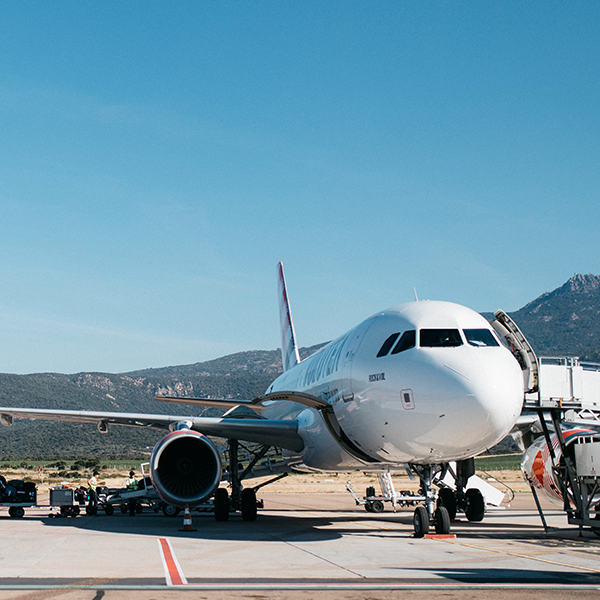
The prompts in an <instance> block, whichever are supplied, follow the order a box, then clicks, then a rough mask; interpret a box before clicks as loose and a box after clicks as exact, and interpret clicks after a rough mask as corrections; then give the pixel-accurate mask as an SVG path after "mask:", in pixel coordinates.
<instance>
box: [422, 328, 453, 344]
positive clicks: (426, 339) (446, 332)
mask: <svg viewBox="0 0 600 600" xmlns="http://www.w3.org/2000/svg"><path fill="white" fill-rule="evenodd" d="M462 343H463V342H462V339H461V337H460V333H459V332H458V329H421V331H419V344H420V346H421V348H448V347H452V348H453V347H456V346H462Z"/></svg>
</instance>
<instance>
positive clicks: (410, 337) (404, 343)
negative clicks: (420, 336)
mask: <svg viewBox="0 0 600 600" xmlns="http://www.w3.org/2000/svg"><path fill="white" fill-rule="evenodd" d="M416 338H417V336H416V332H415V331H414V330H411V331H405V332H404V333H403V334H402V337H401V338H400V341H399V342H398V343H397V344H396V346H395V347H394V349H393V350H392V354H398V353H399V352H404V350H409V349H410V348H414V347H415V344H416V341H417V340H416Z"/></svg>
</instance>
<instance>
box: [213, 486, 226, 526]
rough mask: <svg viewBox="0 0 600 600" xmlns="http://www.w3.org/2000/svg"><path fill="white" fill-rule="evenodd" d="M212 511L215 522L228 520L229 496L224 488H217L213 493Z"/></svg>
mask: <svg viewBox="0 0 600 600" xmlns="http://www.w3.org/2000/svg"><path fill="white" fill-rule="evenodd" d="M214 509H215V520H216V521H227V520H228V519H229V494H228V493H227V490H226V489H225V488H217V490H216V491H215V499H214Z"/></svg>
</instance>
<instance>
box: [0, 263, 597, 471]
mask: <svg viewBox="0 0 600 600" xmlns="http://www.w3.org/2000/svg"><path fill="white" fill-rule="evenodd" d="M510 314H511V316H512V318H513V319H514V320H515V321H516V323H517V324H518V325H519V327H520V328H521V329H522V331H523V333H524V334H525V335H526V337H527V338H528V339H529V341H530V342H531V344H532V346H533V347H534V349H535V351H536V352H537V353H538V355H544V356H548V355H550V356H556V355H568V356H579V357H581V358H582V359H584V360H588V361H597V362H600V277H598V276H595V275H592V274H588V275H574V276H573V277H572V278H571V279H569V280H568V281H567V282H566V283H565V284H564V285H562V286H561V287H559V288H557V289H556V290H554V291H552V292H547V293H545V294H542V295H541V296H540V297H539V298H536V299H535V300H533V301H532V302H529V303H528V304H527V305H525V306H524V307H523V308H521V309H519V310H517V311H515V312H513V313H510ZM485 316H487V317H488V318H489V317H490V315H489V314H487V313H485ZM320 346H322V344H319V345H316V346H312V347H310V348H302V349H301V351H300V354H301V357H302V358H305V357H306V356H309V355H310V354H312V353H313V352H314V351H315V350H317V349H318V348H319V347H320ZM280 372H281V353H280V351H279V350H255V351H248V352H239V353H236V354H231V355H228V356H224V357H221V358H217V359H215V360H211V361H206V362H200V363H194V364H191V365H180V366H171V367H163V368H158V369H145V370H139V371H133V372H129V373H119V374H113V373H77V374H73V375H64V374H60V373H36V374H31V375H12V374H0V406H22V407H32V408H63V409H73V410H81V409H88V410H100V411H123V412H145V413H171V414H180V415H192V414H196V415H197V414H203V415H206V416H216V415H218V414H220V413H221V411H218V410H217V409H199V408H197V407H190V406H186V405H173V404H166V403H160V402H155V401H154V399H153V398H154V396H155V395H180V396H185V395H187V396H212V397H223V398H240V399H249V398H254V397H256V396H259V395H261V394H262V393H264V391H265V389H266V388H267V387H268V385H269V384H270V382H271V381H272V380H273V379H274V378H275V377H276V376H277V375H278V374H279V373H280ZM162 435H163V433H162V432H159V431H152V430H139V429H134V428H121V427H118V426H115V427H111V428H110V429H109V432H108V433H107V434H105V435H101V434H99V433H98V432H97V431H96V428H95V427H94V426H93V425H86V424H72V423H54V422H45V421H31V420H26V419H19V420H16V421H15V424H14V425H13V426H12V427H0V460H2V459H8V458H24V457H28V458H40V459H41V458H44V457H53V458H54V457H76V456H90V455H92V456H105V457H109V456H124V455H126V456H133V455H138V456H142V455H144V454H145V453H147V452H148V448H151V447H152V446H153V445H154V443H156V441H157V440H158V439H160V437H161V436H162Z"/></svg>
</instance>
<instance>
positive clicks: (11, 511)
mask: <svg viewBox="0 0 600 600" xmlns="http://www.w3.org/2000/svg"><path fill="white" fill-rule="evenodd" d="M8 514H9V515H10V516H11V517H14V516H15V507H14V506H10V507H9V509H8Z"/></svg>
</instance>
